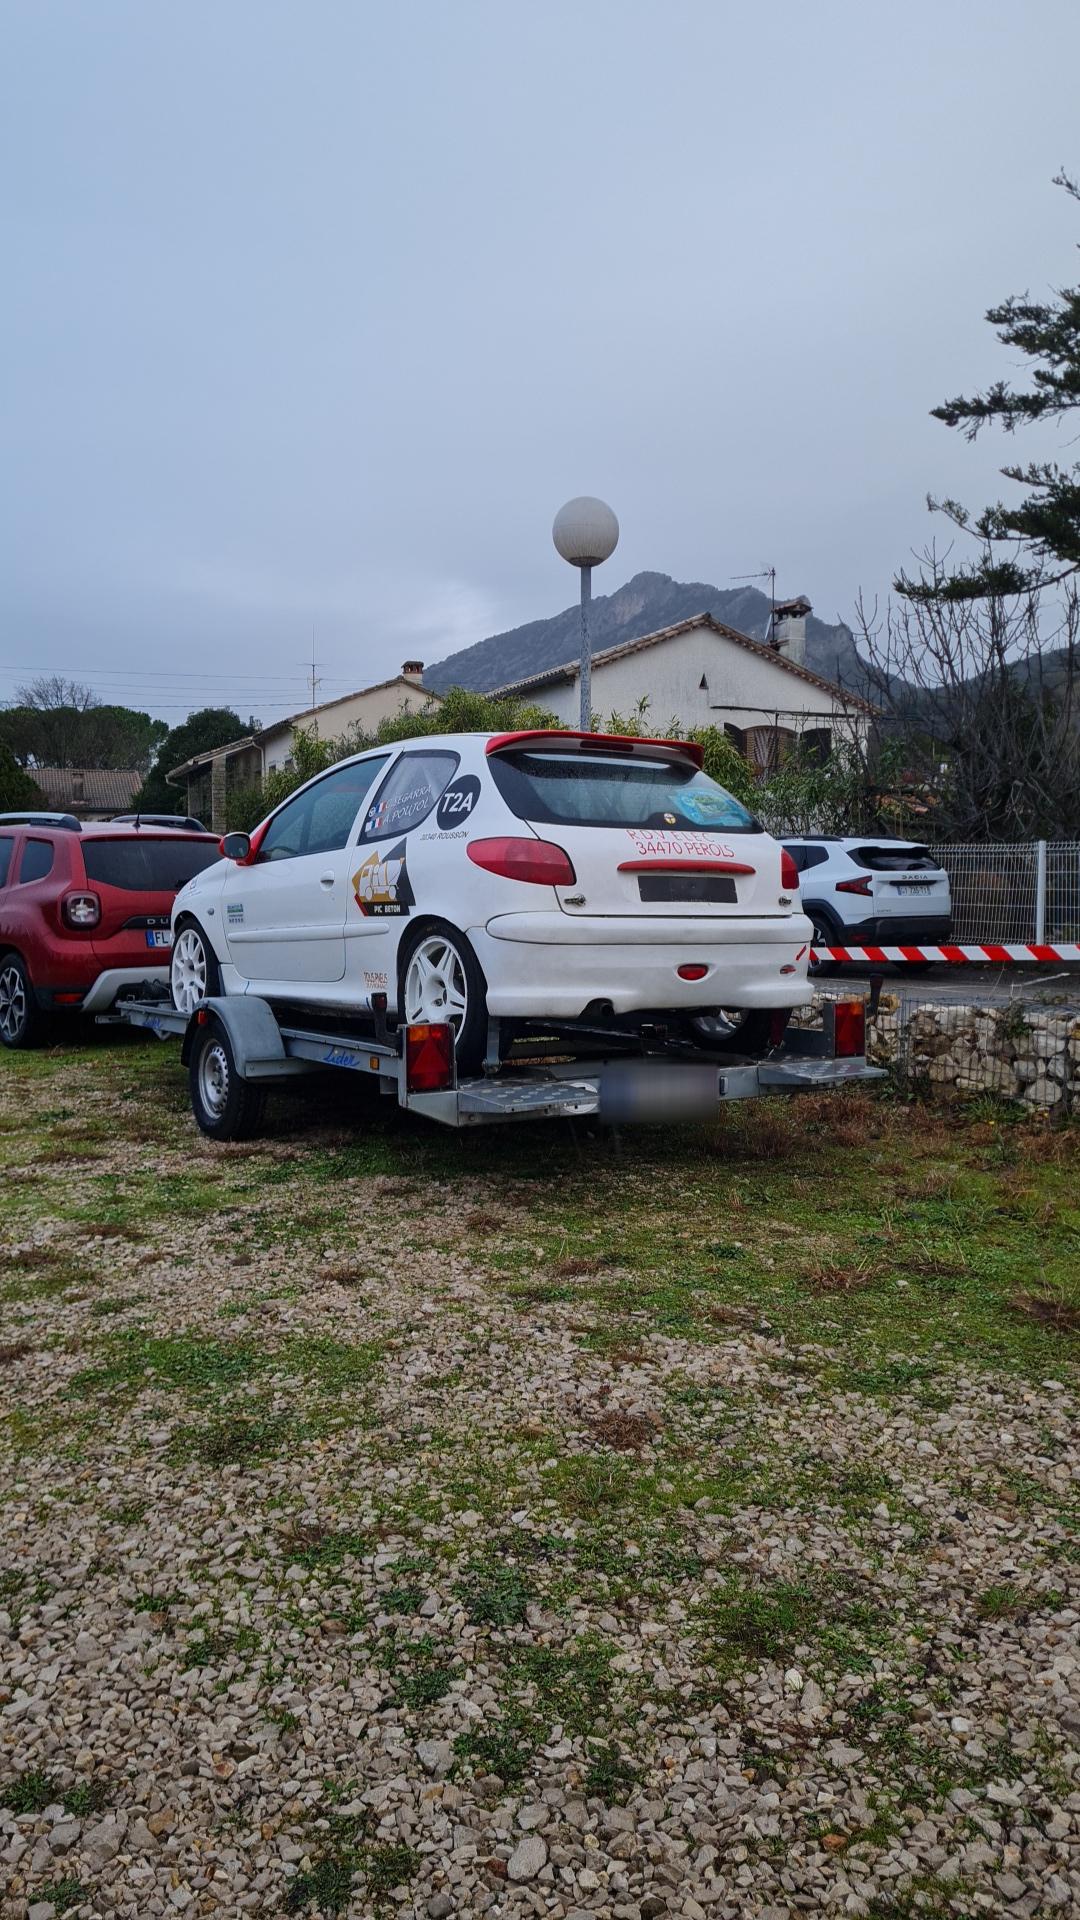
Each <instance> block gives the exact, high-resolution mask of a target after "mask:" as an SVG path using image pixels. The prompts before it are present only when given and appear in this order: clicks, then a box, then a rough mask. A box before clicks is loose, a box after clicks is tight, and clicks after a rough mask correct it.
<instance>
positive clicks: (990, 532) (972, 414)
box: [895, 172, 1080, 601]
mask: <svg viewBox="0 0 1080 1920" xmlns="http://www.w3.org/2000/svg"><path fill="white" fill-rule="evenodd" d="M1054 185H1055V186H1057V187H1063V188H1064V190H1065V192H1066V193H1068V194H1069V195H1071V197H1072V198H1073V199H1074V200H1078V201H1080V185H1078V184H1077V182H1076V181H1074V180H1072V179H1070V178H1069V176H1068V175H1067V174H1065V173H1064V172H1063V173H1059V174H1057V175H1056V176H1055V179H1054ZM986 318H987V320H988V321H989V323H990V325H991V326H992V327H994V328H995V329H996V330H997V335H998V339H999V340H1000V341H1001V343H1002V345H1003V346H1005V347H1011V348H1014V349H1018V350H1019V352H1020V353H1022V354H1023V355H1025V356H1026V358H1027V359H1029V360H1030V361H1032V362H1033V367H1032V372H1031V376H1030V385H1027V386H1024V387H1014V386H1012V385H1010V384H1009V382H1008V381H1005V380H997V381H995V382H994V384H993V385H992V386H991V387H989V388H987V390H986V392H985V393H976V394H975V395H974V396H973V397H972V398H971V399H964V398H963V397H961V398H958V399H955V400H947V401H945V403H944V404H943V405H942V406H940V407H934V408H933V409H932V418H933V419H935V420H943V421H944V423H945V425H946V426H947V427H958V428H959V429H960V431H961V432H962V433H963V435H964V438H965V439H966V440H974V439H975V438H976V436H977V435H978V434H979V433H980V432H981V431H982V429H983V427H985V426H987V425H988V424H990V423H991V422H993V423H995V424H997V425H998V426H1001V427H1003V428H1004V430H1005V432H1006V433H1014V432H1015V431H1016V429H1017V428H1018V427H1022V426H1028V425H1030V424H1031V423H1032V422H1034V421H1040V420H1043V421H1053V420H1060V419H1062V418H1063V416H1065V415H1066V414H1068V413H1070V412H1072V411H1073V410H1074V409H1080V287H1065V288H1063V289H1062V290H1061V291H1060V292H1059V293H1058V294H1057V295H1056V297H1055V298H1054V299H1053V300H1052V301H1050V302H1041V301H1033V300H1031V299H1029V298H1028V296H1027V294H1023V295H1012V296H1011V297H1010V298H1009V299H1008V300H1006V301H1004V302H1003V303H1002V305H1001V306H997V307H991V308H990V311H989V312H988V314H987V315H986ZM1001 471H1002V475H1003V477H1004V478H1005V479H1006V480H1012V481H1015V482H1016V483H1017V485H1019V486H1022V487H1025V488H1026V489H1027V495H1026V498H1025V499H1024V500H1022V501H1021V502H1020V503H1019V505H1016V506H1006V505H1004V504H1003V503H1002V502H1000V501H999V502H998V503H997V505H996V506H992V507H987V508H986V509H985V510H984V511H983V512H982V513H981V514H979V515H978V517H977V518H972V516H971V514H970V513H969V512H968V510H967V509H966V508H965V507H963V506H961V505H960V503H959V502H958V501H956V500H948V499H946V500H935V499H933V498H932V497H931V498H930V500H929V501H928V505H929V506H930V508H931V509H932V510H933V511H935V512H939V513H944V514H945V516H946V517H947V518H948V519H949V520H951V521H952V522H953V524H954V525H955V526H957V527H959V528H960V529H962V531H964V532H965V533H971V534H974V535H975V536H976V537H977V538H978V539H979V540H980V541H981V543H982V553H981V557H980V559H979V560H978V561H977V562H975V563H974V564H972V565H971V566H967V567H961V568H959V569H958V570H957V571H956V572H949V571H946V572H945V573H944V575H939V576H938V577H936V578H927V577H926V575H925V574H924V575H923V577H922V578H920V579H919V580H911V579H909V578H908V576H907V575H906V574H903V573H901V574H900V575H899V576H898V578H897V579H896V581H895V586H896V590H897V592H898V593H901V594H903V595H904V597H905V598H906V599H909V600H924V601H928V600H932V599H933V600H942V599H944V600H953V601H963V600H978V599H985V598H988V597H995V598H997V597H1000V596H1002V595H1007V594H1013V593H1024V592H1029V591H1031V590H1032V589H1034V588H1038V587H1041V586H1047V585H1052V584H1054V583H1056V582H1058V581H1061V580H1064V579H1066V578H1067V577H1068V576H1069V575H1070V574H1075V573H1077V572H1080V465H1076V466H1072V467H1059V466H1057V465H1056V464H1055V463H1053V462H1052V461H1034V462H1031V463H1029V464H1028V465H1027V466H1008V467H1003V468H1002V469H1001Z"/></svg>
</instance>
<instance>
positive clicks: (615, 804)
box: [488, 736, 791, 920]
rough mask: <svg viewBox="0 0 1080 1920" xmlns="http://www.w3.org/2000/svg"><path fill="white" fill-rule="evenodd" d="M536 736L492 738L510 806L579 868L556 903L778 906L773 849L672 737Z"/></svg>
mask: <svg viewBox="0 0 1080 1920" xmlns="http://www.w3.org/2000/svg"><path fill="white" fill-rule="evenodd" d="M594 742H595V743H593V742H590V741H588V740H586V741H584V742H579V741H576V740H574V739H573V738H569V739H566V740H559V739H552V740H540V741H537V742H535V743H530V742H528V741H524V742H511V743H510V744H508V745H507V746H505V747H504V746H500V745H499V744H498V743H495V744H493V746H492V747H489V749H488V752H489V756H490V759H489V764H490V767H491V773H492V778H493V780H494V782H495V785H496V786H497V787H498V790H499V792H500V794H501V795H502V798H503V799H504V800H505V802H506V804H507V806H508V807H509V808H510V810H511V812H512V813H514V814H516V815H517V817H518V819H519V820H523V821H526V822H527V823H528V825H529V826H530V827H531V828H532V829H533V831H534V832H535V833H536V834H537V835H538V836H539V837H540V838H541V839H543V840H550V841H552V842H554V843H555V844H556V845H558V846H560V847H562V848H563V849H564V850H565V852H566V853H567V854H568V855H569V856H570V859H571V861H572V862H573V865H574V870H575V873H576V875H577V881H576V884H575V885H573V886H565V887H557V888H556V889H555V892H556V897H557V899H558V903H559V906H560V908H561V909H562V911H563V912H564V913H567V914H576V915H578V916H580V917H585V918H588V917H591V916H595V915H603V916H608V915H626V916H628V917H629V916H631V915H632V916H633V917H634V918H636V919H641V918H644V919H658V920H662V919H678V920H686V919H697V918H701V917H706V918H710V917H711V918H715V917H720V918H732V917H740V918H741V917H743V916H746V915H754V916H758V915H762V914H780V913H781V912H790V910H791V908H790V905H789V906H788V907H787V908H786V909H782V908H781V906H780V894H781V891H782V889H781V884H780V848H779V847H778V846H777V845H776V843H775V841H773V840H772V839H771V838H770V836H769V835H768V834H767V833H765V831H764V830H763V828H762V827H761V825H760V823H759V822H758V821H757V820H755V819H754V817H753V815H752V814H751V813H749V812H748V811H747V809H746V808H745V807H744V806H742V804H741V803H740V802H739V801H738V800H736V799H734V798H733V797H732V795H731V794H729V793H727V792H725V790H724V788H723V787H720V786H718V785H717V783H716V782H715V781H714V780H711V779H710V778H709V776H708V775H707V774H705V773H702V772H701V770H700V768H699V767H698V765H697V762H696V759H695V758H694V757H693V756H692V754H691V753H690V752H688V751H686V752H684V751H680V750H679V748H678V747H676V746H671V747H667V746H662V745H659V744H656V743H653V742H642V743H637V742H617V743H614V742H613V743H611V744H608V743H605V742H603V740H602V738H601V737H600V736H594Z"/></svg>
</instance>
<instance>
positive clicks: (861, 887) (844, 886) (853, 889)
mask: <svg viewBox="0 0 1080 1920" xmlns="http://www.w3.org/2000/svg"><path fill="white" fill-rule="evenodd" d="M836 891H837V893H873V891H874V889H873V885H872V882H871V879H870V875H869V874H866V876H865V877H864V878H863V879H862V880H838V881H837V883H836Z"/></svg>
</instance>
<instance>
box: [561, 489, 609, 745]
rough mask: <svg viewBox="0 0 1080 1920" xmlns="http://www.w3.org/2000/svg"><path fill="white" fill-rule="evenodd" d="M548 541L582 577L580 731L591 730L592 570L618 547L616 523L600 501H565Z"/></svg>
mask: <svg viewBox="0 0 1080 1920" xmlns="http://www.w3.org/2000/svg"><path fill="white" fill-rule="evenodd" d="M551 537H552V539H553V540H554V542H555V547H556V551H557V552H559V553H560V554H561V555H562V557H563V559H564V560H568V561H569V563H570V565H571V566H572V567H577V568H578V569H579V570H580V573H581V671H580V674H579V684H580V689H581V731H582V733H589V732H590V731H591V729H592V649H591V646H590V642H589V606H590V603H591V601H592V570H593V568H594V567H599V566H601V565H602V564H603V562H604V561H605V560H609V559H610V558H611V555H612V554H613V553H614V551H615V549H616V547H617V546H618V544H619V523H618V521H617V520H616V518H615V515H614V514H613V513H612V511H611V508H610V507H609V506H606V505H605V503H604V501H603V500H593V499H592V498H590V496H589V495H588V494H582V495H580V497H579V498H578V499H576V500H568V501H567V503H566V505H565V507H560V508H559V511H558V513H557V514H556V515H555V523H554V525H553V527H552V529H551Z"/></svg>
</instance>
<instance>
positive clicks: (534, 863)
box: [465, 838, 577, 887]
mask: <svg viewBox="0 0 1080 1920" xmlns="http://www.w3.org/2000/svg"><path fill="white" fill-rule="evenodd" d="M465 851H466V853H467V854H468V856H469V859H470V860H471V861H472V862H473V864H474V866H477V867H483V868H484V871H485V872H486V873H497V874H499V875H501V877H502V878H503V879H504V880H529V881H531V882H532V883H533V885H534V886H538V887H572V886H573V885H574V882H575V880H576V879H577V874H576V873H575V872H574V863H573V861H572V860H571V859H570V856H569V854H567V853H564V852H563V850H562V848H561V847H556V846H553V845H552V843H551V841H550V840H512V839H502V838H500V839H498V840H470V841H469V844H468V846H467V847H466V849H465Z"/></svg>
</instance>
